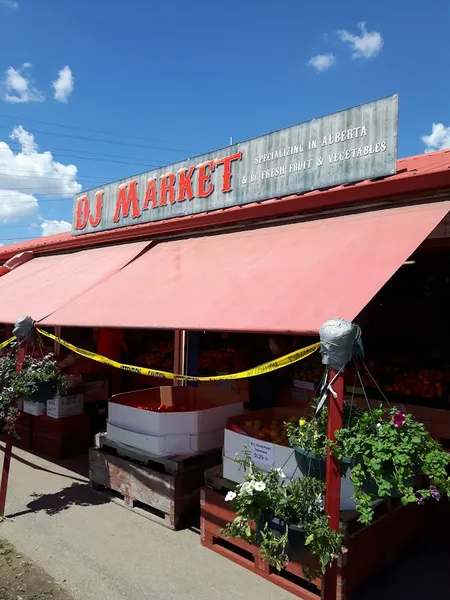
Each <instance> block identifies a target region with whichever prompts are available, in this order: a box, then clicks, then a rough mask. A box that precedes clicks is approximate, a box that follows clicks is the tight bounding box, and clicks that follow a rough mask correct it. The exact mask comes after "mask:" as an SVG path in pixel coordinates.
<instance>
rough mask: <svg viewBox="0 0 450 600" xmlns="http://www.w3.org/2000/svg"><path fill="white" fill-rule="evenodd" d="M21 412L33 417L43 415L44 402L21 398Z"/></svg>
mask: <svg viewBox="0 0 450 600" xmlns="http://www.w3.org/2000/svg"><path fill="white" fill-rule="evenodd" d="M23 412H24V413H27V414H28V415H33V416H34V417H40V416H41V415H45V402H34V401H33V400H26V399H25V400H23Z"/></svg>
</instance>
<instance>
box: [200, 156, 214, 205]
mask: <svg viewBox="0 0 450 600" xmlns="http://www.w3.org/2000/svg"><path fill="white" fill-rule="evenodd" d="M214 169H215V165H214V161H213V160H208V161H207V162H204V163H202V164H200V165H198V190H197V196H198V197H199V198H207V197H208V196H210V195H211V194H212V193H213V191H214V184H213V183H212V182H211V173H212V172H213V171H214ZM207 184H208V187H206V185H207Z"/></svg>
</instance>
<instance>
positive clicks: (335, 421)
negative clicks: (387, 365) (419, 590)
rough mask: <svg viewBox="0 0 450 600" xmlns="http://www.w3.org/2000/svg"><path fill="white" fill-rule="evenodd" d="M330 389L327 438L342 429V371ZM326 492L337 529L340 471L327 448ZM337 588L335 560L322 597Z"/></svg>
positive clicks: (327, 598) (332, 598)
mask: <svg viewBox="0 0 450 600" xmlns="http://www.w3.org/2000/svg"><path fill="white" fill-rule="evenodd" d="M335 377H336V371H334V370H333V369H331V370H330V374H329V381H330V382H331V381H333V379H334V378H335ZM331 387H332V389H333V390H334V392H335V393H336V394H337V396H336V398H334V397H333V395H332V394H331V393H330V394H329V403H328V407H329V408H328V439H330V440H334V432H335V431H336V430H337V429H342V420H343V413H344V372H343V370H342V371H341V372H340V373H339V375H337V377H336V379H335V380H334V381H333V383H332V386H331ZM325 484H326V493H325V512H326V513H327V514H328V515H330V520H329V523H330V527H332V528H333V529H335V530H336V531H339V521H340V506H341V472H340V469H339V461H337V460H336V459H335V458H334V457H333V456H332V455H331V452H330V448H328V450H327V462H326V475H325ZM337 593H338V589H337V562H336V561H334V562H333V564H332V565H331V566H330V567H328V569H327V570H326V573H325V577H324V580H323V588H322V599H323V600H336V598H338V595H337Z"/></svg>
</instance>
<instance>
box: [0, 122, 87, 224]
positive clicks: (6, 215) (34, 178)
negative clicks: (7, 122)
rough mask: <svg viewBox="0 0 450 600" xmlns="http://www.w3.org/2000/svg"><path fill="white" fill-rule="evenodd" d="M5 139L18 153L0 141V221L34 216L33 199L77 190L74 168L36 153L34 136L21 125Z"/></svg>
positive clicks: (35, 204) (35, 203)
mask: <svg viewBox="0 0 450 600" xmlns="http://www.w3.org/2000/svg"><path fill="white" fill-rule="evenodd" d="M9 137H10V138H11V139H12V140H14V142H16V143H19V144H20V150H19V151H15V150H13V148H12V147H11V146H10V145H9V144H8V143H6V142H2V141H0V220H3V221H4V222H11V221H15V220H20V219H24V218H26V217H30V218H31V217H33V216H35V215H37V213H38V200H37V199H36V196H44V197H45V196H50V197H52V198H56V197H61V198H70V197H72V196H74V195H75V194H78V193H79V192H80V191H81V185H80V184H79V183H78V182H77V180H76V178H77V173H78V171H77V168H76V166H75V165H63V164H62V163H60V162H57V161H55V160H54V158H53V155H52V153H51V152H49V151H44V152H39V148H38V145H37V144H36V142H35V140H34V136H33V135H32V134H31V133H29V132H28V131H26V130H25V129H24V128H23V127H22V126H21V125H20V126H19V127H15V128H14V129H13V130H12V133H11V135H10V136H9Z"/></svg>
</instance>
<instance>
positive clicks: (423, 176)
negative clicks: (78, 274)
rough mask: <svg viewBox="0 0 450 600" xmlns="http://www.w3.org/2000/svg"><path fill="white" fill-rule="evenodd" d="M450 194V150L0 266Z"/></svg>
mask: <svg viewBox="0 0 450 600" xmlns="http://www.w3.org/2000/svg"><path fill="white" fill-rule="evenodd" d="M447 188H448V189H450V150H441V151H439V152H432V153H428V154H420V155H417V156H411V157H408V158H402V159H399V160H398V161H397V172H396V173H395V174H394V175H391V176H388V177H385V178H382V179H376V180H364V181H359V182H356V183H351V184H343V185H339V186H335V187H332V188H326V189H324V190H314V191H311V192H306V193H304V194H293V195H290V196H284V197H282V198H272V199H269V200H264V201H262V202H255V203H252V204H247V205H245V206H234V207H231V208H226V209H222V210H216V211H211V212H204V213H199V214H196V215H190V216H185V217H178V218H173V219H167V220H164V221H156V222H151V223H144V224H140V225H131V226H129V227H122V228H118V229H112V230H108V231H100V232H98V233H88V234H86V235H80V236H73V235H71V233H70V232H67V233H64V234H57V235H54V236H47V237H43V238H37V239H33V240H29V241H26V242H18V243H16V244H11V245H9V246H3V247H2V248H0V262H3V261H5V260H7V259H8V258H10V257H12V256H14V255H15V254H17V253H18V252H23V251H27V250H30V251H33V252H34V253H35V254H43V253H48V252H58V251H66V250H75V249H79V248H86V247H92V246H97V245H102V244H110V243H118V242H123V241H128V240H129V241H131V240H139V239H145V238H150V237H153V238H154V237H155V236H162V235H170V234H174V233H183V232H192V231H194V230H199V229H205V228H211V227H217V226H225V225H230V224H233V223H239V222H242V221H254V220H262V219H267V218H275V217H286V216H290V215H294V214H300V213H306V212H311V211H315V210H323V209H324V208H325V207H327V208H333V207H338V206H345V205H348V204H355V203H357V202H361V203H362V202H366V201H368V200H375V199H386V198H390V199H394V198H395V197H396V196H405V195H409V194H413V193H414V194H418V193H422V192H429V191H436V190H445V189H447Z"/></svg>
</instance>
